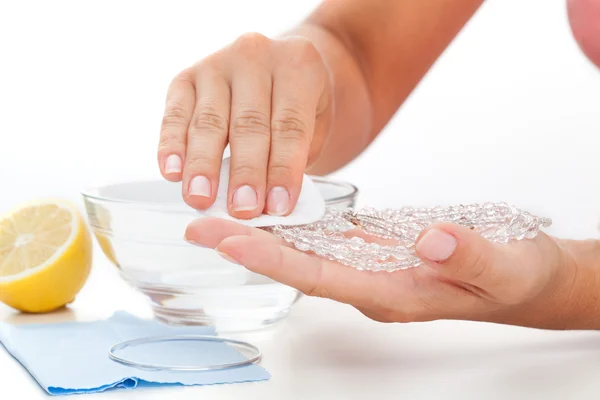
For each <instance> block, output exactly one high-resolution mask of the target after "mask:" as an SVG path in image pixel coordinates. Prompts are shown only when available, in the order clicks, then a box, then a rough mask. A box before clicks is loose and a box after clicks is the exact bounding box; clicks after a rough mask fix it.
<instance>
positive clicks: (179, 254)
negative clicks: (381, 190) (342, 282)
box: [83, 178, 358, 332]
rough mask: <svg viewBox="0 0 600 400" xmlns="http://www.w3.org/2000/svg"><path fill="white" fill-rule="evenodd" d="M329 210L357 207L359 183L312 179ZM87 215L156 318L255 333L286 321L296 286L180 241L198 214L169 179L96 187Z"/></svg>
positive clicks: (87, 202) (109, 254) (89, 196)
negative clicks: (257, 272) (290, 285)
mask: <svg viewBox="0 0 600 400" xmlns="http://www.w3.org/2000/svg"><path fill="white" fill-rule="evenodd" d="M313 180H314V182H315V185H316V186H317V188H318V189H319V191H320V192H321V194H322V195H323V197H324V198H325V201H326V203H327V206H328V207H334V208H339V209H344V208H347V207H354V205H355V202H356V198H357V195H358V190H357V188H356V187H355V186H353V185H351V184H348V183H343V182H335V181H330V180H326V179H321V178H313ZM83 197H84V201H85V207H86V211H87V215H88V220H89V223H90V226H91V227H92V230H93V232H94V235H95V236H96V238H97V240H98V243H99V244H100V247H101V248H102V251H103V252H104V254H105V255H106V256H107V257H108V258H109V259H110V260H111V262H112V263H113V264H115V265H116V266H117V267H118V268H119V272H120V275H121V276H122V277H123V279H125V280H126V281H127V282H128V283H129V284H130V285H131V286H133V287H134V288H135V289H137V290H139V291H141V292H142V293H144V294H145V295H146V296H147V297H148V298H149V300H150V304H151V306H152V309H153V312H154V315H155V317H156V318H157V319H158V320H160V321H162V322H165V323H169V324H176V325H210V326H214V327H215V328H216V329H217V330H218V331H220V332H228V331H229V332H231V331H246V330H255V329H260V328H263V327H267V326H270V325H272V324H274V323H276V322H278V321H281V320H282V319H284V318H285V317H286V316H287V315H288V314H289V312H290V308H291V307H292V306H293V305H294V304H295V303H296V302H297V301H298V300H299V298H300V297H301V293H300V292H298V291H297V290H296V289H293V288H291V287H288V286H285V285H283V284H280V283H278V282H275V281H273V280H271V279H269V278H267V277H265V276H262V275H258V274H255V273H253V272H250V271H248V270H247V269H245V268H244V267H242V266H239V265H237V264H233V263H230V262H228V261H226V260H224V259H223V258H222V257H220V256H219V255H218V254H216V252H215V251H214V250H212V249H203V248H199V247H197V246H193V245H191V244H189V243H187V242H185V241H184V240H183V234H184V232H185V229H186V227H187V226H188V224H189V223H190V222H192V221H193V220H195V219H197V218H199V214H198V213H197V212H196V211H195V210H193V209H191V208H190V207H189V206H187V205H186V204H185V203H184V202H183V200H182V199H181V191H180V187H179V185H177V184H173V183H170V182H166V181H139V182H129V183H118V184H113V185H106V186H101V187H96V188H93V189H90V190H88V191H85V192H84V193H83Z"/></svg>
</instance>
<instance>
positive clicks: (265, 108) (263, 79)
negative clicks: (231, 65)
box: [227, 35, 272, 219]
mask: <svg viewBox="0 0 600 400" xmlns="http://www.w3.org/2000/svg"><path fill="white" fill-rule="evenodd" d="M266 40H267V39H266V38H264V39H261V37H260V36H256V35H250V36H243V37H242V38H241V39H239V40H238V42H237V44H236V46H237V49H236V54H237V55H238V57H237V58H236V61H235V62H236V65H237V68H236V70H235V71H234V72H233V76H232V103H231V122H230V128H229V144H230V148H231V169H230V173H229V188H228V195H227V198H228V208H229V213H230V214H231V215H232V216H234V217H237V218H244V219H249V218H253V217H257V216H259V215H260V214H261V213H262V211H263V209H264V203H265V187H266V180H267V163H268V160H269V149H270V144H271V123H270V122H271V88H272V85H271V80H272V78H271V72H270V70H268V69H267V68H266V67H265V65H264V62H263V61H262V57H263V56H262V54H265V53H266V46H268V43H267V42H266Z"/></svg>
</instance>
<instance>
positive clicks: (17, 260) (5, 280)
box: [0, 200, 92, 312]
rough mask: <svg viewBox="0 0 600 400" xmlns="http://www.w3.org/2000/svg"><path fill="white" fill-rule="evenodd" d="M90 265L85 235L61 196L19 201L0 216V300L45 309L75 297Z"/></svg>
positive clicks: (24, 307) (80, 221) (29, 309)
mask: <svg viewBox="0 0 600 400" xmlns="http://www.w3.org/2000/svg"><path fill="white" fill-rule="evenodd" d="M91 264H92V240H91V235H90V233H89V231H88V229H87V226H86V225H85V222H84V220H83V218H81V216H80V214H79V212H78V210H77V208H76V207H75V206H74V205H72V204H70V203H68V202H65V201H61V200H38V201H34V202H30V203H26V204H23V205H21V206H19V207H17V208H16V209H14V210H13V211H11V212H9V213H8V214H7V215H5V216H4V217H2V218H0V301H2V302H3V303H5V304H7V305H9V306H11V307H13V308H15V309H18V310H21V311H25V312H47V311H52V310H54V309H57V308H60V307H62V306H64V305H66V304H68V303H70V302H72V301H73V300H74V299H75V296H76V295H77V293H79V291H80V290H81V288H82V287H83V285H84V284H85V282H86V280H87V278H88V276H89V273H90V269H91Z"/></svg>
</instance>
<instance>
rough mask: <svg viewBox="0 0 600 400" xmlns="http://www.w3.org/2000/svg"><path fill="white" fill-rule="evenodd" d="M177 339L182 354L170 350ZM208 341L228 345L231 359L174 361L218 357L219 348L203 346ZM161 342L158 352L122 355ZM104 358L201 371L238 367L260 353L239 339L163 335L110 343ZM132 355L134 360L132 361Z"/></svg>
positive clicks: (147, 366)
mask: <svg viewBox="0 0 600 400" xmlns="http://www.w3.org/2000/svg"><path fill="white" fill-rule="evenodd" d="M177 342H179V343H185V344H187V345H188V346H187V348H186V349H184V352H183V353H182V352H181V351H179V352H177V351H174V350H176V349H174V348H173V346H175V344H174V343H177ZM192 342H193V343H194V345H193V346H189V344H190V343H192ZM211 343H222V344H226V345H231V346H227V347H228V350H230V351H231V352H230V355H231V357H228V358H231V359H232V361H230V362H223V363H216V362H215V363H210V362H209V363H208V364H197V363H193V364H180V363H179V362H177V361H174V358H177V357H181V358H185V359H193V360H194V361H197V360H199V359H205V360H206V359H209V360H210V358H215V356H216V355H217V354H218V357H222V355H223V354H222V353H223V349H220V350H219V351H214V350H213V351H212V352H211V351H210V348H207V347H206V345H207V344H209V345H210V344H211ZM163 344H166V345H167V346H165V348H164V349H158V350H159V351H158V352H156V350H157V349H155V352H150V351H141V352H140V354H139V355H138V356H137V357H136V356H128V355H126V354H125V353H127V352H128V350H131V349H135V348H137V349H139V348H140V347H144V346H162V345H163ZM207 350H208V351H207ZM236 350H237V351H236ZM242 350H243V351H245V352H247V353H249V354H248V355H243V354H242V353H241V351H242ZM117 353H120V354H121V355H118V354H117ZM152 353H153V354H152ZM177 353H179V354H177ZM211 353H212V354H211ZM150 354H152V355H151V356H150V357H151V358H154V359H153V360H152V362H149V361H150V360H148V361H145V360H143V358H144V357H147V356H148V355H150ZM182 356H183V357H182ZM108 357H109V358H110V359H111V360H113V361H115V362H118V363H120V364H123V365H126V366H129V367H134V368H138V369H144V370H151V371H174V372H175V371H176V372H201V371H217V370H224V369H231V368H239V367H244V366H247V365H251V364H254V363H258V362H259V361H260V360H261V358H262V353H261V352H260V350H259V349H258V348H257V347H256V346H254V345H251V344H250V343H247V342H244V341H241V340H233V339H226V338H221V337H217V336H207V335H167V336H151V337H144V338H138V339H132V340H125V341H123V342H120V343H117V344H115V345H114V346H112V347H111V348H110V349H109V351H108ZM158 357H160V358H166V359H167V360H168V361H167V362H165V363H156V361H158V360H156V358H158ZM136 358H138V359H137V360H136ZM140 358H141V359H140ZM184 362H185V361H184Z"/></svg>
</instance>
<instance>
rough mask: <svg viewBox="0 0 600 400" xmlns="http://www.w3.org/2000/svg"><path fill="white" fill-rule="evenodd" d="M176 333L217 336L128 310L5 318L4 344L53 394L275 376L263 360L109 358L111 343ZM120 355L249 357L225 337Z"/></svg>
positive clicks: (1, 327)
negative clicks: (86, 316)
mask: <svg viewBox="0 0 600 400" xmlns="http://www.w3.org/2000/svg"><path fill="white" fill-rule="evenodd" d="M173 334H184V335H215V331H214V329H212V328H210V327H172V326H167V325H163V324H160V323H158V322H156V321H152V320H143V319H139V318H137V317H134V316H132V315H130V314H127V313H124V312H118V313H116V314H114V315H113V316H112V317H110V318H109V319H107V320H104V321H94V322H66V323H59V324H36V325H9V324H2V323H0V343H2V344H3V345H4V347H5V348H6V349H7V350H8V352H9V353H11V354H12V355H13V357H14V358H16V359H17V360H18V361H19V362H20V363H21V364H22V365H23V366H24V367H25V368H27V370H28V371H29V373H30V374H31V375H32V376H33V377H34V378H35V379H36V380H37V382H38V383H39V384H40V385H41V386H42V387H43V388H44V389H45V390H46V391H47V392H48V393H49V394H51V395H67V394H77V393H95V392H101V391H104V390H107V389H112V388H135V387H137V386H139V385H143V386H152V385H209V384H216V383H240V382H251V381H262V380H267V379H269V378H270V375H269V373H268V372H267V371H266V370H265V369H264V368H262V367H261V366H259V365H249V366H245V367H239V368H232V369H226V370H218V371H206V372H168V371H146V370H141V369H137V368H133V367H127V366H124V365H121V364H119V363H117V362H114V361H112V360H111V359H109V358H108V350H109V349H110V347H112V346H113V345H114V344H116V343H118V342H121V341H123V340H129V339H136V338H140V337H147V336H161V335H173ZM125 351H127V353H125ZM118 354H119V355H126V356H127V358H132V359H135V360H136V361H141V362H147V363H156V364H178V365H182V364H186V365H203V366H206V365H213V364H223V363H230V362H235V361H241V360H244V359H246V357H244V356H243V355H242V354H241V353H240V352H238V351H237V350H236V349H234V348H233V347H231V346H229V345H227V344H225V343H221V342H164V343H156V344H148V345H144V346H139V347H129V348H127V349H126V350H123V353H118Z"/></svg>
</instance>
